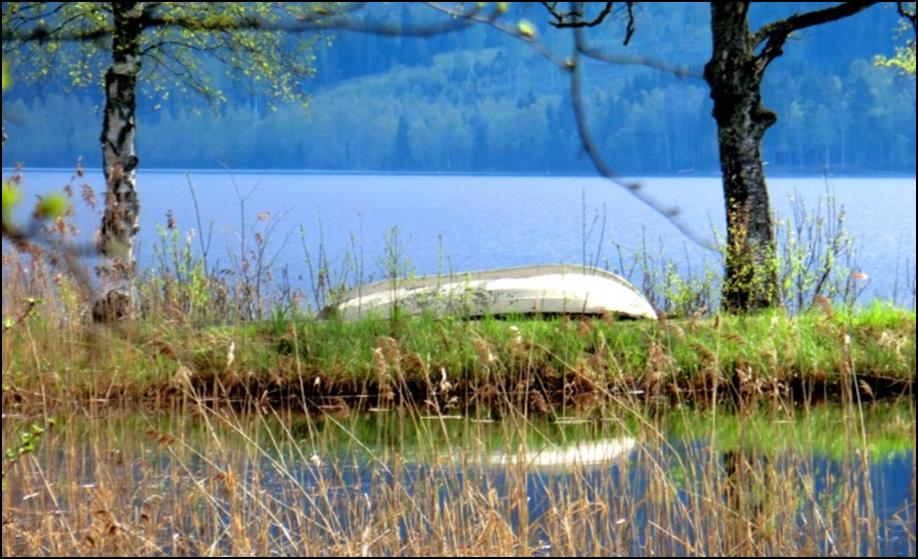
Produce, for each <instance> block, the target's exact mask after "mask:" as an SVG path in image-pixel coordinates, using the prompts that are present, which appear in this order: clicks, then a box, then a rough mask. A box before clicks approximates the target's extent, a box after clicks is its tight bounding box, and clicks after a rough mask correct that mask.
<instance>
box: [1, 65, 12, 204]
mask: <svg viewBox="0 0 918 559" xmlns="http://www.w3.org/2000/svg"><path fill="white" fill-rule="evenodd" d="M11 85H13V78H12V76H10V68H9V66H7V65H6V60H4V61H3V91H6V90H7V89H8V88H9V87H10V86H11ZM3 207H6V201H4V202H3Z"/></svg>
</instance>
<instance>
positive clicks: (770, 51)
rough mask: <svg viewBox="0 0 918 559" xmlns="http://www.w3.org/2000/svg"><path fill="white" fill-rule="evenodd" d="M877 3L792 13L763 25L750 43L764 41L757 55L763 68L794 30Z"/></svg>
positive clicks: (779, 52)
mask: <svg viewBox="0 0 918 559" xmlns="http://www.w3.org/2000/svg"><path fill="white" fill-rule="evenodd" d="M878 3H879V2H843V3H841V4H837V5H835V6H832V7H831V8H825V9H823V10H815V11H812V12H806V13H803V14H794V15H792V16H790V17H788V18H786V19H782V20H779V21H773V22H771V23H769V24H766V25H763V26H762V27H760V28H759V30H758V31H756V33H755V35H754V36H753V37H752V44H753V46H754V47H758V46H759V45H761V44H762V43H763V42H764V43H765V46H764V47H762V51H761V52H760V53H759V55H758V56H757V59H758V60H759V62H760V65H761V68H762V69H763V70H764V68H765V66H768V64H769V63H770V62H771V61H772V60H774V59H775V58H777V57H779V56H781V54H782V52H783V50H782V49H783V48H784V43H785V41H787V37H788V36H789V35H790V34H791V33H793V32H794V31H799V30H801V29H805V28H807V27H813V26H814V25H820V24H823V23H829V22H831V21H836V20H839V19H844V18H846V17H849V16H852V15H854V14H856V13H858V12H860V11H862V10H865V9H867V8H869V7H871V6H873V5H874V4H878Z"/></svg>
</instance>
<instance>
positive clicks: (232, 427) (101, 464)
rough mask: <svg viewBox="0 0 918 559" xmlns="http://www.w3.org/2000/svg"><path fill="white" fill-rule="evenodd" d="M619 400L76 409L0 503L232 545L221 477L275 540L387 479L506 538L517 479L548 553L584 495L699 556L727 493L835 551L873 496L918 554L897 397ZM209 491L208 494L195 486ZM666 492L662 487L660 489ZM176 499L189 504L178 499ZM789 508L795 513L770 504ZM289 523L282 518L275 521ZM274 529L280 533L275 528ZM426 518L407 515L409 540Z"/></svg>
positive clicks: (628, 533) (606, 538)
mask: <svg viewBox="0 0 918 559" xmlns="http://www.w3.org/2000/svg"><path fill="white" fill-rule="evenodd" d="M623 411H624V410H619V412H623ZM619 412H614V411H610V412H608V413H607V414H604V415H603V417H602V418H594V419H592V420H589V421H577V422H572V423H569V424H568V423H552V422H548V421H545V420H540V419H531V418H530V419H527V420H526V421H524V422H523V423H518V422H514V421H511V420H504V421H500V422H490V423H482V422H477V421H474V420H472V419H470V418H468V417H465V418H461V417H457V418H445V419H437V418H419V417H418V416H415V415H405V414H403V413H401V412H383V413H371V414H351V415H349V416H345V417H340V416H339V417H337V418H334V417H321V416H319V417H316V416H313V417H308V416H303V415H297V414H285V415H283V417H273V416H271V415H270V414H268V415H262V416H248V417H239V416H236V415H233V414H228V415H227V414H226V413H225V412H218V413H216V414H214V415H210V416H208V417H207V418H206V420H205V419H202V418H200V417H197V418H195V417H191V416H189V415H181V416H169V415H162V414H151V415H143V414H127V415H124V414H118V413H108V414H106V415H103V416H101V417H96V418H95V419H93V420H92V421H87V418H85V417H82V416H80V415H79V414H77V415H76V416H74V417H71V418H68V419H64V418H58V424H57V425H56V426H55V427H54V428H53V430H52V431H51V432H49V433H48V434H47V435H46V436H45V437H44V439H43V440H42V441H41V443H40V445H39V447H38V449H37V450H36V453H35V460H36V461H35V462H34V463H33V462H29V464H30V466H22V467H20V466H17V467H16V468H13V469H11V471H10V475H8V476H7V478H6V480H5V481H6V483H7V485H6V488H5V490H4V510H5V511H7V510H15V512H16V514H19V515H21V516H19V517H17V518H31V517H32V516H31V515H35V516H36V517H37V518H44V517H45V515H46V514H47V513H43V512H42V511H43V510H51V511H53V510H57V511H63V512H59V513H58V514H62V515H63V517H64V518H69V519H70V520H69V521H70V522H71V523H78V522H79V510H80V508H81V507H86V506H89V505H88V503H92V506H93V507H98V506H100V505H99V504H98V503H99V502H104V503H105V505H104V506H106V507H108V509H109V510H112V511H119V512H118V513H117V514H118V515H119V517H120V518H121V521H122V522H124V523H125V525H128V524H129V523H130V522H132V521H133V522H135V523H137V524H138V525H142V522H141V521H140V520H137V517H138V515H139V514H140V513H141V512H143V511H148V512H149V513H150V514H152V515H153V516H154V517H156V518H161V519H162V520H161V522H163V523H164V527H165V528H167V529H164V533H165V535H166V539H165V540H163V541H159V543H160V545H162V546H164V548H165V549H169V546H170V545H171V543H170V542H169V541H168V534H171V533H173V532H181V533H184V534H186V535H193V534H199V536H200V537H202V538H205V539H206V537H207V535H206V534H209V532H207V529H206V526H209V523H210V522H216V523H217V525H216V526H217V532H216V535H210V536H209V537H213V538H215V540H216V541H215V545H217V544H219V547H218V548H217V549H218V550H221V551H222V552H226V553H230V552H231V550H232V548H231V547H230V546H229V544H228V543H227V541H226V540H228V538H229V537H230V536H229V535H228V534H223V535H220V531H219V528H220V526H221V525H222V524H226V525H227V526H228V525H229V520H228V519H229V518H230V516H229V515H230V511H231V510H233V509H232V507H233V506H238V504H237V505H234V504H233V502H234V501H232V499H231V496H232V494H230V493H227V492H224V491H222V490H221V483H223V482H224V481H225V480H224V478H223V477H221V475H223V474H220V473H219V472H225V471H229V470H233V471H234V472H236V473H235V476H237V480H238V482H239V489H238V492H239V493H238V494H239V495H245V497H244V499H243V502H244V503H247V504H246V505H245V507H248V508H249V509H250V513H251V515H252V518H253V519H255V518H261V517H260V516H259V515H260V514H261V509H260V507H262V506H264V504H267V506H269V507H270V508H271V509H272V510H273V509H276V511H277V512H276V514H277V517H276V518H274V520H273V522H275V523H276V524H275V525H274V527H273V528H272V531H273V536H274V537H275V538H276V540H277V542H279V543H278V544H277V545H279V546H281V547H280V548H279V549H278V550H277V551H278V552H282V551H283V549H286V548H284V546H286V545H289V546H291V547H290V549H294V548H296V546H297V545H301V544H302V543H303V542H301V541H299V540H298V539H297V538H298V537H299V536H298V535H297V533H296V530H295V529H294V525H295V524H296V525H299V524H301V523H302V522H304V521H305V522H306V523H307V524H308V523H309V522H320V521H322V522H324V521H325V519H326V517H331V518H333V520H334V521H333V524H334V525H335V526H337V528H336V530H337V531H340V532H341V533H352V532H357V533H359V530H353V529H352V528H355V527H354V526H352V525H351V524H352V523H354V522H366V523H367V524H368V525H369V524H375V522H376V520H377V519H376V518H375V516H374V515H376V514H388V512H387V513H382V512H379V511H382V510H386V511H390V509H389V508H387V507H389V506H392V502H391V501H390V499H392V498H393V497H392V495H390V494H389V493H387V491H389V490H392V491H394V493H395V494H396V495H398V497H397V498H398V500H400V501H403V505H400V506H403V507H404V509H399V510H402V511H403V512H402V513H403V514H404V515H405V520H404V522H409V523H411V522H421V523H423V522H427V521H430V520H429V519H431V518H435V517H436V515H437V514H445V513H444V512H443V511H447V510H452V511H454V512H455V511H460V514H461V511H463V510H467V511H471V510H473V509H475V507H481V506H484V504H483V502H482V501H487V500H488V499H490V500H492V501H493V503H492V505H493V506H494V507H496V509H495V510H500V511H503V512H501V514H502V515H507V516H506V517H507V518H509V522H510V526H511V527H512V529H513V531H514V532H517V533H519V530H520V527H521V524H520V522H521V520H520V517H519V514H518V512H519V511H516V512H514V510H515V509H513V508H512V507H511V508H509V509H507V510H505V509H504V508H502V507H503V505H501V503H505V502H512V501H513V499H515V498H518V493H516V492H518V491H520V490H521V488H524V489H525V494H526V495H527V501H528V505H527V506H528V510H527V517H528V520H527V521H526V526H527V528H528V534H529V538H530V542H531V546H532V549H536V550H540V551H538V552H537V553H544V554H546V555H557V554H564V549H563V548H559V547H558V546H559V545H560V544H561V541H562V540H563V538H561V539H560V540H559V532H558V530H557V528H558V526H557V523H558V522H559V517H558V516H557V513H558V512H557V511H558V507H561V508H564V507H566V506H572V505H576V507H581V508H582V507H583V506H585V507H587V508H586V509H583V510H581V512H584V511H588V510H595V511H605V512H604V513H603V514H604V515H606V516H602V515H600V516H592V515H591V514H587V515H586V516H585V517H584V518H586V519H593V520H597V519H602V518H605V520H603V521H601V522H599V521H598V520H597V521H598V522H599V523H598V524H592V526H593V528H591V529H596V530H600V532H601V533H597V534H596V539H595V540H594V539H593V538H592V536H590V537H587V538H586V539H585V540H584V541H596V542H599V543H600V544H601V545H602V546H612V545H617V546H618V547H615V549H620V550H621V549H626V550H628V551H629V553H632V554H638V555H644V554H652V553H654V552H658V553H664V552H665V553H667V554H669V553H675V554H679V555H683V554H689V553H690V550H689V549H687V548H686V547H685V546H683V545H682V544H680V543H678V542H677V541H675V540H674V541H668V542H667V541H665V538H663V535H664V533H661V532H655V531H654V530H655V529H654V527H653V525H654V524H656V525H657V526H663V527H665V530H670V531H672V532H675V533H677V534H678V538H677V539H681V540H683V541H688V540H692V541H697V542H701V543H698V544H697V545H698V546H699V547H697V548H695V552H696V553H697V552H703V550H704V546H705V545H707V544H706V543H705V542H707V541H708V540H707V539H706V536H705V534H703V533H700V532H699V531H701V530H703V529H710V530H717V529H721V528H722V526H716V525H712V526H708V527H707V528H705V526H706V523H707V522H711V521H713V522H715V523H716V522H719V521H722V520H723V518H724V516H723V512H724V511H723V510H722V509H721V508H720V507H733V506H738V507H741V508H738V509H737V510H736V511H735V512H734V513H729V511H728V516H727V517H728V518H729V517H730V515H731V514H736V515H740V516H742V517H743V518H750V519H751V521H752V522H753V523H754V524H755V526H754V528H755V529H762V530H767V529H769V526H771V528H772V529H781V526H784V528H786V527H787V525H788V523H789V525H790V526H791V530H790V532H789V533H790V534H795V535H794V536H793V537H799V538H800V539H801V542H804V541H806V542H809V544H810V545H818V546H819V547H818V548H813V549H812V551H813V552H816V553H819V554H822V555H836V554H846V552H848V551H850V548H848V547H841V548H834V547H833V546H836V545H839V546H842V545H847V544H844V543H843V542H844V541H850V540H847V539H846V538H849V536H851V535H852V534H850V533H847V532H846V530H854V533H855V534H857V536H856V537H857V539H856V540H855V541H858V542H860V545H861V546H863V547H862V548H861V551H862V552H866V551H867V550H868V546H869V545H871V544H870V543H869V542H870V541H871V540H870V536H869V535H868V534H867V532H866V526H865V525H862V524H860V521H856V525H855V526H847V527H846V525H845V524H844V517H835V516H834V515H835V514H837V513H838V511H839V510H856V511H858V515H862V516H864V517H866V516H868V515H869V514H868V512H867V511H869V510H870V509H871V507H872V510H873V511H874V513H875V517H876V519H877V522H878V524H877V525H876V535H875V540H874V543H875V544H876V548H875V549H876V551H878V552H879V553H880V554H881V555H897V556H907V555H912V556H913V555H914V550H915V542H914V535H915V438H914V429H915V423H914V417H915V416H914V407H913V406H912V405H911V402H910V401H902V402H899V403H896V404H884V405H878V406H871V407H869V408H864V410H863V413H864V415H863V418H862V419H861V416H860V415H859V413H858V411H857V410H856V408H853V407H847V408H846V407H840V406H823V407H817V408H813V409H811V410H809V411H807V412H796V413H791V414H789V415H788V414H786V413H784V412H780V411H778V412H767V411H763V412H760V413H755V414H746V415H744V416H743V417H737V416H733V415H731V414H729V413H725V412H723V411H720V412H717V413H712V412H710V411H708V412H699V411H688V410H682V411H678V410H677V411H674V412H673V413H671V414H669V415H666V416H663V417H658V418H651V417H645V418H640V419H639V418H638V417H637V416H632V415H630V414H629V412H624V414H623V415H620V414H619ZM11 423H12V422H7V421H4V424H3V427H4V429H3V435H4V446H5V447H6V445H7V444H8V443H9V442H10V440H12V439H13V437H15V435H16V433H15V432H14V431H15V428H13V427H12V426H11ZM861 428H863V430H861ZM865 443H866V444H865ZM259 449H261V450H259ZM39 467H40V468H41V469H40V470H39V469H38V468H39ZM39 472H40V474H39ZM36 476H39V477H36ZM40 477H44V478H45V479H46V480H47V483H48V484H50V485H47V486H46V485H44V483H45V482H44V481H43V480H41V479H40ZM521 480H523V481H521ZM709 484H713V487H714V488H715V489H714V490H713V493H712V490H711V489H710V487H708V485H709ZM48 487H51V488H53V491H54V493H55V494H56V499H55V500H51V499H50V498H49V495H48V493H49V490H48ZM721 487H724V488H726V487H739V488H742V490H743V491H744V495H745V498H746V499H749V500H748V501H745V502H744V503H743V504H737V503H733V502H732V501H731V500H730V497H729V495H727V494H725V493H722V490H721ZM393 488H395V489H393ZM204 489H206V490H207V491H208V492H209V493H211V494H213V495H214V497H215V498H216V501H211V500H209V499H201V498H200V494H199V491H201V490H204ZM661 491H662V492H663V493H660V492H661ZM669 491H671V493H668V492H669ZM663 494H668V495H670V496H671V497H672V498H673V499H675V500H673V501H664V500H660V499H661V495H663ZM772 498H775V499H776V500H775V501H772V500H771V499H772ZM274 499H277V501H274ZM470 499H471V501H470ZM846 499H848V500H850V502H845V500H846ZM185 501H187V502H188V503H196V504H195V506H185V505H183V504H182V503H183V502H185ZM151 503H152V504H151ZM578 503H580V504H578ZM153 505H155V506H153ZM581 505H582V506H581ZM788 505H789V506H791V507H792V508H793V509H792V510H783V508H784V507H787V506H788ZM211 507H213V510H214V512H210V511H211ZM415 507H418V508H417V509H416V508H415ZM468 507H471V508H468ZM846 507H850V509H849V508H846ZM475 510H477V509H475ZM155 511H159V512H158V513H157V512H155ZM437 511H439V512H437ZM833 511H834V512H833ZM176 512H178V513H179V516H181V517H175V514H176ZM167 513H169V514H170V515H171V516H168V515H167ZM214 514H216V517H214V516H213V515H214ZM469 514H472V513H471V512H469ZM757 514H761V515H762V516H759V517H757V516H756V515H757ZM70 515H75V516H74V517H73V518H71V517H70ZM197 515H200V518H198V517H197ZM709 515H710V519H709V518H708V516H709ZM284 518H288V519H289V520H287V523H288V524H287V525H286V526H285V525H284V524H283V521H282V520H281V519H284ZM443 518H444V520H443V521H446V520H445V519H446V518H448V517H443ZM449 518H452V517H449ZM132 519H133V520H132ZM310 519H311V520H310ZM412 519H413V520H412ZM419 519H420V520H419ZM424 519H428V520H424ZM717 519H721V520H717ZM452 521H453V522H461V520H460V519H459V518H453V520H452ZM817 523H821V524H819V525H818V526H817ZM287 528H289V529H290V530H291V531H292V535H291V534H286V533H285V529H287ZM357 528H360V527H357ZM429 528H430V527H429V526H428V527H427V528H425V527H424V526H423V525H422V526H418V525H416V524H412V525H411V526H410V529H411V531H412V533H414V534H415V535H417V534H418V531H419V530H420V532H424V531H425V530H427V529H429ZM575 528H576V527H575ZM408 529H409V526H408V525H402V530H403V531H405V530H408ZM403 535H404V534H403ZM561 535H563V534H561ZM151 537H152V534H151ZM157 537H162V534H159V535H157ZM814 538H815V540H816V541H818V542H819V543H818V544H813V540H814ZM333 543H334V542H333V541H331V540H330V541H329V542H328V545H329V546H332V545H333ZM7 544H8V545H12V543H11V542H6V543H5V545H7ZM801 545H805V544H803V543H801ZM224 546H226V547H224ZM622 546H624V547H622ZM329 549H331V547H329ZM800 549H801V550H803V549H807V548H806V547H801V548H800ZM592 552H593V551H592V550H586V549H583V550H580V551H579V553H592Z"/></svg>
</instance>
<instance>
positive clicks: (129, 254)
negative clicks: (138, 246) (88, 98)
mask: <svg viewBox="0 0 918 559" xmlns="http://www.w3.org/2000/svg"><path fill="white" fill-rule="evenodd" d="M112 14H113V21H114V34H113V36H112V65H111V67H109V69H108V71H107V72H106V73H105V117H104V121H103V124H102V136H101V140H102V162H103V170H104V173H105V182H106V185H107V186H106V192H105V211H104V213H103V215H102V225H101V227H100V229H99V237H98V249H99V255H100V262H99V265H98V267H97V271H98V274H99V279H100V285H99V288H100V291H99V298H98V299H97V300H96V301H95V304H94V305H93V319H94V320H95V321H97V322H108V321H112V320H118V319H121V318H126V317H130V316H131V314H132V309H133V284H132V279H133V275H134V268H135V263H134V236H135V235H136V234H137V231H138V229H139V225H138V215H139V213H140V204H139V203H138V200H137V190H136V184H135V178H136V169H137V155H136V153H135V149H134V135H135V112H136V108H137V99H136V88H137V78H138V75H139V74H140V34H141V31H142V27H141V14H142V3H140V2H112Z"/></svg>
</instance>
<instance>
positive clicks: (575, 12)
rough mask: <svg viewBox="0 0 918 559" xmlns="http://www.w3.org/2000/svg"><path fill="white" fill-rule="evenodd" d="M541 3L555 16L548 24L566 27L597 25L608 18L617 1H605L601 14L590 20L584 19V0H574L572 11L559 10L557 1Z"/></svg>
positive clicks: (561, 27) (560, 27)
mask: <svg viewBox="0 0 918 559" xmlns="http://www.w3.org/2000/svg"><path fill="white" fill-rule="evenodd" d="M541 4H542V5H543V6H545V9H546V10H548V13H549V14H550V15H551V16H552V17H554V18H555V21H549V22H548V24H549V25H551V26H552V27H557V28H559V29H565V28H574V27H596V26H597V25H599V24H600V23H602V22H603V20H605V19H606V16H607V15H609V14H610V13H612V6H613V5H614V4H615V2H605V3H604V4H605V5H604V6H603V8H602V10H601V11H600V12H599V14H597V15H596V17H594V18H592V19H588V20H585V19H583V16H584V9H583V2H573V3H572V7H571V11H569V12H559V11H558V3H557V2H541ZM628 4H629V5H630V4H631V2H628ZM629 11H630V8H629Z"/></svg>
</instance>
